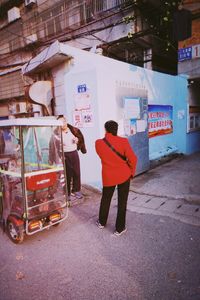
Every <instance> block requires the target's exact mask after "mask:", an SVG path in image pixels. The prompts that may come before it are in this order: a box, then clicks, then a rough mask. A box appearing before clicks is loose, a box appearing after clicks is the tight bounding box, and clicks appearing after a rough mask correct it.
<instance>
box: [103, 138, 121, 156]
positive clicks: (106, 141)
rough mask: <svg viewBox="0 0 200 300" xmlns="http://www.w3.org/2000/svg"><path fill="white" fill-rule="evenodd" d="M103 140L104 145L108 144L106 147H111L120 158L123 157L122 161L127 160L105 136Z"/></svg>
mask: <svg viewBox="0 0 200 300" xmlns="http://www.w3.org/2000/svg"><path fill="white" fill-rule="evenodd" d="M103 141H104V142H105V143H106V145H108V147H110V148H111V149H112V151H113V152H115V153H116V154H117V155H118V156H119V157H120V158H121V159H123V160H124V161H127V158H126V157H125V156H124V155H122V154H121V153H119V152H118V151H117V150H116V149H115V148H114V147H113V146H112V145H111V144H110V143H109V141H108V140H107V139H106V138H103Z"/></svg>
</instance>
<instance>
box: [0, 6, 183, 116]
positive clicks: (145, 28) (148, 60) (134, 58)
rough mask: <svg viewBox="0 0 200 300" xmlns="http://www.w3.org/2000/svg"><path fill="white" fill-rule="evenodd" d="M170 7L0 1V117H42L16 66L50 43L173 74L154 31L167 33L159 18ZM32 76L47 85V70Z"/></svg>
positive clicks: (169, 55)
mask: <svg viewBox="0 0 200 300" xmlns="http://www.w3.org/2000/svg"><path fill="white" fill-rule="evenodd" d="M170 3H171V2H169V3H168V2H163V1H160V0H149V1H143V0H142V1H141V0H140V1H138V0H84V1H80V0H57V1H53V0H13V1H8V0H0V36H1V39H0V81H1V85H0V106H1V107H0V108H1V109H0V114H1V117H5V116H8V115H10V114H15V115H19V116H20V114H22V115H23V114H24V113H29V115H32V114H33V111H37V112H39V113H40V114H44V109H43V108H41V107H39V106H36V104H35V103H34V102H31V101H30V99H29V98H28V97H27V94H26V87H27V86H30V84H32V83H33V81H32V80H31V81H30V79H29V78H26V76H23V77H22V74H21V66H22V65H23V64H24V63H26V62H28V61H29V60H30V59H31V58H32V57H34V56H35V55H37V54H38V53H40V52H41V51H42V50H43V49H44V48H45V47H47V46H48V45H50V44H52V43H53V42H54V41H55V40H58V41H60V42H63V43H66V44H68V45H71V46H73V47H77V48H80V49H84V50H87V51H91V52H96V53H99V54H102V55H104V56H107V57H111V58H114V59H117V60H120V61H125V62H128V63H131V64H135V65H138V66H141V67H146V68H149V69H153V70H157V71H161V72H166V73H173V74H175V73H176V51H174V49H175V47H174V46H173V47H171V50H170V49H168V48H170V47H169V46H167V47H168V48H167V49H164V48H166V47H165V46H166V45H165V39H166V37H165V33H166V32H165V30H164V31H163V32H162V34H163V35H164V38H161V36H160V37H158V36H156V33H155V32H156V31H157V30H158V28H164V29H165V28H167V25H165V24H163V22H161V19H162V18H163V16H164V15H163V14H164V13H165V11H166V12H167V13H169V14H170V13H172V11H173V10H175V9H176V5H177V3H178V0H175V1H173V5H172V4H170ZM174 4H175V6H174ZM166 8H167V10H166ZM158 16H160V17H159V18H158ZM165 18H166V20H165V21H164V22H167V17H165ZM161 23H162V24H161ZM158 25H159V26H158ZM161 25H162V26H161ZM163 41H164V42H163ZM165 50H166V51H165ZM172 50H173V51H172ZM170 51H172V52H170ZM37 76H38V77H37V78H34V80H49V81H51V80H52V74H50V73H49V72H48V71H46V72H45V73H40V74H38V75H37Z"/></svg>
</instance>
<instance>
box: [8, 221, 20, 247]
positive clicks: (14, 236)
mask: <svg viewBox="0 0 200 300" xmlns="http://www.w3.org/2000/svg"><path fill="white" fill-rule="evenodd" d="M7 230H8V236H9V238H10V239H11V241H12V242H13V243H15V244H20V243H22V242H23V240H24V232H23V231H22V230H20V229H19V228H17V226H16V225H15V224H14V223H13V222H12V221H8V224H7Z"/></svg>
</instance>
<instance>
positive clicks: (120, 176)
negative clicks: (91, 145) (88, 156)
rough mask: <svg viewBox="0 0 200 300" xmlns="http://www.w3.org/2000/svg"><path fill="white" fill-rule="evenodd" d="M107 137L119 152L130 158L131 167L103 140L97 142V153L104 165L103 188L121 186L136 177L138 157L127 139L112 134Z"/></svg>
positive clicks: (107, 134)
mask: <svg viewBox="0 0 200 300" xmlns="http://www.w3.org/2000/svg"><path fill="white" fill-rule="evenodd" d="M105 137H106V139H107V140H108V141H109V143H110V144H111V145H112V146H113V147H114V148H115V149H116V150H117V151H118V152H120V153H121V154H122V155H124V156H126V157H127V158H128V160H129V165H130V167H129V166H128V165H127V163H126V161H124V160H123V159H122V158H120V157H119V156H118V155H117V154H116V153H115V152H113V151H112V149H111V148H110V147H109V146H108V145H106V143H105V142H104V141H103V139H99V140H97V141H96V143H95V147H96V152H97V154H98V155H99V157H100V159H101V163H102V180H103V186H114V185H117V184H121V183H123V182H125V181H126V180H128V178H130V177H131V176H134V174H135V170H136V164H137V157H136V155H135V153H134V152H133V150H132V148H131V146H130V144H129V141H128V139H127V138H122V137H119V136H114V135H112V134H111V133H106V135H105Z"/></svg>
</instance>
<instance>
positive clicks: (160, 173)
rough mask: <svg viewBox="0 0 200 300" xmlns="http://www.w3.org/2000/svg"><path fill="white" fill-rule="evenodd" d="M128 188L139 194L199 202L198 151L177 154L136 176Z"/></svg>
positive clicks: (199, 160)
mask: <svg viewBox="0 0 200 300" xmlns="http://www.w3.org/2000/svg"><path fill="white" fill-rule="evenodd" d="M130 190H131V191H132V192H134V193H136V194H140V195H150V196H155V197H165V198H168V199H169V198H170V199H178V200H179V199H180V200H184V201H188V202H191V203H195V204H200V152H198V153H195V154H192V155H188V156H185V155H181V156H178V157H177V158H175V159H173V160H171V161H169V162H166V163H165V164H162V165H160V166H157V167H155V168H153V169H150V170H149V171H148V172H146V173H143V174H140V175H138V176H136V177H135V178H134V179H133V180H132V181H131V187H130Z"/></svg>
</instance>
